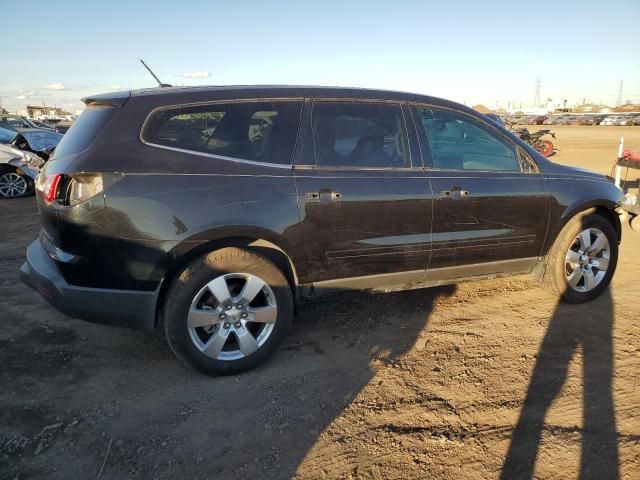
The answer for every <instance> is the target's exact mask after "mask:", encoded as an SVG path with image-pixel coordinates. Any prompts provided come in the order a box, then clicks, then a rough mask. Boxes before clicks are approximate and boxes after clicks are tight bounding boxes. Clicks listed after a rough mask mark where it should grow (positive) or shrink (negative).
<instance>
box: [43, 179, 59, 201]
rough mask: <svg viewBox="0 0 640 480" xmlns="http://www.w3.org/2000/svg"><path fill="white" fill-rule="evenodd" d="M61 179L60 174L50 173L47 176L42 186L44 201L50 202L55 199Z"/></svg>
mask: <svg viewBox="0 0 640 480" xmlns="http://www.w3.org/2000/svg"><path fill="white" fill-rule="evenodd" d="M61 179H62V175H50V176H48V177H47V179H46V180H45V182H44V186H43V187H42V193H43V195H44V201H45V202H47V203H52V202H53V201H54V200H55V199H56V197H57V196H58V188H59V186H60V180H61Z"/></svg>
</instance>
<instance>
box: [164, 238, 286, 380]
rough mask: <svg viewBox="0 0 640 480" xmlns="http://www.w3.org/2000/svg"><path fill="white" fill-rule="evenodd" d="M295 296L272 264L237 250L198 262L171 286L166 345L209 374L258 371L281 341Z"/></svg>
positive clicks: (167, 310) (216, 254)
mask: <svg viewBox="0 0 640 480" xmlns="http://www.w3.org/2000/svg"><path fill="white" fill-rule="evenodd" d="M292 318H293V296H292V293H291V289H290V287H289V284H288V282H287V280H286V278H285V276H284V275H283V274H282V272H281V271H280V270H279V269H278V268H277V267H276V266H275V265H273V264H272V263H271V262H270V261H269V260H267V259H266V258H264V257H262V256H261V255H258V254H256V253H253V252H249V251H246V250H241V249H238V248H223V249H221V250H217V251H215V252H213V253H210V254H208V255H206V256H204V257H201V258H199V259H198V260H196V261H195V262H193V263H192V264H191V265H189V267H187V268H186V269H185V270H184V271H183V272H182V273H181V274H180V275H178V276H177V278H176V279H175V280H174V282H173V283H172V285H171V286H170V288H169V292H168V296H167V301H166V302H165V308H164V309H163V321H164V328H165V334H166V338H167V341H168V343H169V346H170V347H171V349H172V351H173V352H174V353H175V354H176V356H177V357H178V358H179V359H181V360H183V361H184V362H185V363H186V364H188V365H190V366H193V367H196V368H197V369H199V370H201V371H203V372H205V373H209V374H230V373H237V372H241V371H244V370H248V369H250V368H253V367H255V366H257V365H259V364H260V363H262V362H263V361H264V360H265V359H266V358H267V357H268V356H269V355H271V354H272V353H273V352H274V351H275V350H276V349H277V347H278V346H279V345H280V343H281V342H282V340H283V338H284V337H285V335H286V332H287V330H288V328H289V326H290V324H291V320H292Z"/></svg>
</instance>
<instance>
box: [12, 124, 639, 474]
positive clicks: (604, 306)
mask: <svg viewBox="0 0 640 480" xmlns="http://www.w3.org/2000/svg"><path fill="white" fill-rule="evenodd" d="M552 128H553V130H555V131H556V132H557V136H558V140H557V146H558V147H559V148H560V150H559V152H558V153H557V154H556V155H555V156H554V157H553V159H554V160H556V161H558V162H562V163H567V164H572V165H579V166H583V167H587V168H591V169H594V170H598V171H600V172H603V173H608V172H609V171H610V169H611V165H612V162H613V159H614V156H615V152H616V146H617V142H618V139H619V137H620V136H624V137H625V139H626V144H627V146H628V147H629V148H635V149H638V150H640V127H635V128H634V127H629V128H625V127H564V128H562V127H552ZM0 211H1V212H2V222H0V238H1V239H2V243H1V245H2V249H1V251H0V266H1V268H0V326H1V328H0V386H1V388H0V478H8V479H13V478H19V479H23V478H43V479H44V478H47V479H50V478H60V479H71V478H73V479H80V478H101V479H122V478H145V479H146V478H159V479H160V478H194V479H196V478H221V479H222V478H224V479H228V478H233V479H235V478H238V479H240V478H247V479H254V478H296V479H302V478H305V479H306V478H468V479H487V478H496V477H500V476H502V477H503V478H531V477H535V478H539V479H558V478H577V477H581V478H596V479H614V478H617V477H618V476H619V477H621V478H627V479H632V478H636V479H637V478H640V473H639V472H640V402H639V400H640V370H639V368H638V361H639V359H640V233H635V232H633V231H631V230H630V229H629V228H628V227H627V228H625V229H624V232H623V242H622V245H621V251H620V262H619V265H618V270H617V273H616V275H615V277H614V279H613V284H612V287H611V288H610V291H608V292H607V293H605V294H603V295H602V296H601V297H600V298H599V299H597V300H595V301H593V302H591V303H589V304H585V305H580V306H569V305H565V304H557V303H556V302H555V301H554V300H553V299H551V298H549V297H548V296H547V295H546V294H545V293H544V292H543V291H542V290H540V289H538V288H537V287H536V286H535V285H534V284H533V283H532V282H531V280H530V279H529V278H528V277H518V278H512V279H506V280H505V279H502V280H491V281H482V282H476V283H469V284H464V285H459V286H457V287H442V288H435V289H426V290H416V291H411V292H404V293H392V294H386V295H377V296H368V295H358V296H350V297H346V298H342V299H340V300H331V301H327V302H323V303H317V304H313V305H308V306H305V307H303V308H302V309H301V310H300V312H299V314H298V316H297V320H296V322H295V326H294V328H293V331H292V333H291V335H290V337H289V338H288V340H287V341H286V342H285V344H284V348H283V349H282V350H281V351H280V352H279V353H278V354H277V355H276V356H275V358H273V359H272V360H271V361H270V362H269V363H268V364H266V365H264V366H263V367H261V368H259V369H257V370H255V371H252V372H250V373H246V374H242V375H238V376H235V377H223V378H209V377H206V376H203V375H199V374H196V373H192V372H189V371H186V370H185V369H183V367H181V365H180V364H179V363H178V362H177V361H176V360H175V359H174V358H173V356H172V355H171V353H170V352H169V351H168V349H167V348H166V347H165V346H164V345H163V344H162V343H161V342H160V341H159V340H157V339H155V338H152V337H149V336H147V335H145V334H143V333H140V332H136V331H129V330H124V329H115V328H109V327H103V326H98V325H92V324H89V323H85V322H82V321H79V320H74V319H70V318H67V317H65V316H64V315H62V314H59V313H57V312H56V311H55V310H53V308H51V307H49V306H48V305H47V303H46V302H45V301H44V300H42V299H41V298H40V297H39V295H37V294H35V293H34V292H32V291H31V290H30V289H28V288H27V287H25V286H24V285H22V284H21V283H20V281H19V277H18V269H19V266H20V264H21V263H22V262H23V255H24V250H25V247H26V246H27V244H28V243H29V242H31V240H32V239H33V238H35V236H36V233H37V231H38V228H39V227H38V218H37V212H36V208H35V205H34V201H33V199H32V198H31V199H22V200H17V201H4V202H1V203H0Z"/></svg>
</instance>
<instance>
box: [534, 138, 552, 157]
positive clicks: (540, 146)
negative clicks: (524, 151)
mask: <svg viewBox="0 0 640 480" xmlns="http://www.w3.org/2000/svg"><path fill="white" fill-rule="evenodd" d="M533 148H535V149H536V150H537V151H538V152H539V153H540V154H541V155H542V156H543V157H548V156H550V155H551V154H552V153H553V143H551V142H550V141H549V140H539V141H537V142H536V144H535V145H534V146H533Z"/></svg>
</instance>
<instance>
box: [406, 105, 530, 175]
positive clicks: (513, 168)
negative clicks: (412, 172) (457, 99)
mask: <svg viewBox="0 0 640 480" xmlns="http://www.w3.org/2000/svg"><path fill="white" fill-rule="evenodd" d="M418 112H419V115H420V120H421V123H422V127H423V129H424V134H425V136H426V140H427V143H428V144H429V149H430V151H431V158H432V160H433V164H434V167H435V168H440V169H445V170H497V171H508V172H518V171H520V160H519V158H518V154H517V151H516V149H515V148H514V147H513V146H511V145H510V144H508V143H507V142H506V141H503V140H501V139H500V138H498V137H497V136H496V135H495V134H493V133H492V132H491V131H490V130H489V129H488V128H486V127H484V126H482V124H481V123H480V122H476V121H474V120H473V119H472V118H470V117H467V116H466V115H463V114H459V113H455V112H451V111H449V110H439V109H434V108H428V107H418Z"/></svg>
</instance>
